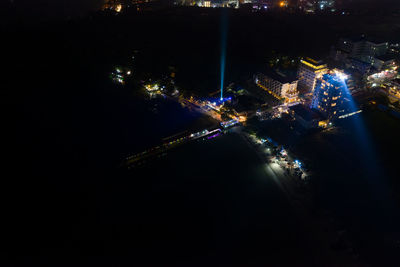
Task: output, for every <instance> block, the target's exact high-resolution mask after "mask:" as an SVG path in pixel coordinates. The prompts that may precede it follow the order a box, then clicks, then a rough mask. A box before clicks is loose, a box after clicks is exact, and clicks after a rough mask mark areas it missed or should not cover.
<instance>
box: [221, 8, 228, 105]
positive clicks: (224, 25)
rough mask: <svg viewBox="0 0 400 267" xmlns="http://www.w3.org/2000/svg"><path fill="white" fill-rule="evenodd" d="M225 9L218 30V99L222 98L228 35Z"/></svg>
mask: <svg viewBox="0 0 400 267" xmlns="http://www.w3.org/2000/svg"><path fill="white" fill-rule="evenodd" d="M226 12H227V11H226V10H225V9H223V10H222V15H221V24H220V31H221V69H220V71H221V83H220V90H221V96H220V99H221V100H223V99H224V78H225V77H224V76H225V61H226V42H227V36H228V16H227V13H226Z"/></svg>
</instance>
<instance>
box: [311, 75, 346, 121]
mask: <svg viewBox="0 0 400 267" xmlns="http://www.w3.org/2000/svg"><path fill="white" fill-rule="evenodd" d="M346 79H347V76H346V75H345V74H343V73H341V72H332V73H329V74H328V73H327V74H324V75H323V76H322V77H321V78H319V79H317V83H316V86H315V90H314V93H313V98H312V103H311V108H314V109H316V110H318V111H320V112H321V113H322V114H323V115H325V116H326V117H327V118H329V119H335V118H337V117H339V116H340V115H343V114H344V104H343V103H344V98H345V97H346V96H347V94H348V93H347V92H348V90H347V85H346V81H345V80H346Z"/></svg>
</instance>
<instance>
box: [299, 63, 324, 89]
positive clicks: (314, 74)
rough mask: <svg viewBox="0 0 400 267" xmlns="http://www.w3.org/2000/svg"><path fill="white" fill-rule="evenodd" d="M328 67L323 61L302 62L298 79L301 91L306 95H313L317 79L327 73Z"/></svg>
mask: <svg viewBox="0 0 400 267" xmlns="http://www.w3.org/2000/svg"><path fill="white" fill-rule="evenodd" d="M327 71H328V68H327V65H326V64H324V63H323V62H322V61H318V60H314V59H312V58H306V59H303V60H301V61H300V65H299V69H298V72H297V78H298V79H299V89H300V90H301V91H302V92H304V93H312V92H313V91H314V88H315V82H316V80H317V78H319V77H321V76H322V75H323V74H325V73H327Z"/></svg>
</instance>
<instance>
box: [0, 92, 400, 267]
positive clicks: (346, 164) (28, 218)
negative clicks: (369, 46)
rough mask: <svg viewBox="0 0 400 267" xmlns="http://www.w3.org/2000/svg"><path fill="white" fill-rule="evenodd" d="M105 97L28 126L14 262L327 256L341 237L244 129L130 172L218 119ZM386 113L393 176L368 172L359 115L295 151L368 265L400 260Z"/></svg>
mask: <svg viewBox="0 0 400 267" xmlns="http://www.w3.org/2000/svg"><path fill="white" fill-rule="evenodd" d="M93 102H95V103H94V104H91V105H90V108H89V107H88V102H87V101H82V102H80V101H75V103H74V105H73V106H70V105H69V104H68V103H67V104H68V105H67V104H66V105H65V106H60V105H59V104H58V103H54V102H51V103H50V104H47V105H50V108H52V110H53V111H54V112H52V113H45V112H44V111H45V110H46V109H47V108H49V107H48V106H43V107H42V108H41V109H39V108H37V109H36V110H34V112H31V113H30V114H29V115H30V116H31V117H30V118H29V120H26V121H24V123H23V124H21V126H20V128H19V129H20V131H19V134H18V135H17V136H20V137H21V138H19V142H20V143H21V144H22V145H20V146H18V147H16V148H18V149H21V150H16V149H15V147H14V152H15V153H14V154H12V155H15V158H16V159H18V161H17V162H16V164H15V165H11V166H12V168H10V170H12V171H13V173H14V176H11V177H9V178H8V179H5V180H4V181H6V184H5V185H4V187H3V188H5V189H6V192H5V193H4V194H3V195H2V196H3V197H5V202H4V203H9V204H8V205H6V206H5V209H4V217H5V218H6V228H5V229H8V231H7V233H6V234H5V236H4V238H3V242H4V243H5V244H6V248H5V249H4V250H3V251H2V254H4V258H5V259H7V262H13V263H17V264H21V263H26V264H28V265H32V263H38V264H40V265H45V264H49V265H52V266H54V265H59V264H67V265H72V264H77V263H80V264H86V265H88V264H96V265H102V264H104V265H110V264H114V265H117V266H118V264H121V265H122V264H129V265H134V264H139V263H140V264H155V263H160V264H161V263H163V264H165V263H171V264H176V263H182V264H185V265H188V264H194V263H199V264H200V265H205V264H207V265H209V264H216V263H227V264H251V263H255V264H261V265H271V264H272V265H291V266H313V265H314V266H320V265H321V264H318V263H320V262H321V261H317V260H316V258H318V257H319V254H320V253H319V252H320V251H321V250H324V249H329V246H328V248H321V249H320V248H319V247H320V244H321V243H320V242H319V241H318V237H317V236H316V234H315V233H314V230H313V229H312V227H310V226H309V222H308V219H306V218H305V217H303V216H302V214H301V212H299V211H298V210H296V209H294V208H293V207H292V206H291V205H290V202H289V201H288V199H287V196H286V195H285V193H284V192H283V191H282V190H281V187H280V186H278V184H277V183H276V181H275V180H274V179H273V177H270V176H268V175H267V173H266V172H265V169H264V168H265V166H264V165H263V163H261V162H260V161H259V159H258V158H257V156H256V154H255V152H254V150H253V149H252V148H251V147H249V146H248V144H247V143H246V142H245V141H244V140H243V139H241V137H240V136H238V135H237V134H234V133H232V134H228V135H223V136H221V137H217V138H215V139H212V140H209V141H199V142H194V143H191V144H189V145H187V146H182V147H180V148H177V149H176V150H174V151H171V152H170V153H169V154H168V155H167V157H165V158H163V159H161V160H160V161H155V162H152V163H151V164H148V165H146V166H144V167H143V168H141V169H135V170H133V171H128V170H125V169H120V168H118V160H119V159H120V158H121V157H123V156H124V155H126V154H129V153H130V152H136V151H141V150H142V149H143V148H146V147H147V146H149V145H151V144H153V143H157V142H159V141H160V139H161V138H163V137H165V136H168V135H172V134H175V133H176V132H180V131H182V130H184V129H186V128H193V129H194V128H196V127H200V128H202V127H204V126H208V125H210V123H211V124H212V123H213V122H210V121H208V120H204V119H203V117H202V116H201V115H199V114H198V113H192V112H190V111H188V110H185V109H183V108H181V107H180V106H179V104H177V103H175V102H164V101H163V100H156V101H155V102H143V101H139V100H137V99H135V98H129V97H126V96H122V97H121V96H114V97H108V98H107V99H102V98H100V99H96V101H93ZM33 103H34V102H33ZM155 104H157V106H156V107H155ZM28 108H29V106H28V107H27V110H29V111H30V110H31V109H28ZM154 108H156V109H155V111H154V110H153V109H154ZM32 110H33V109H32ZM41 111H43V112H42V113H41ZM43 114H46V116H44V115H43ZM374 114H375V113H372V114H371V115H370V117H366V119H365V121H366V127H367V129H369V131H370V140H371V142H372V145H371V149H372V151H375V153H376V158H377V159H378V161H379V163H380V164H379V165H380V169H381V170H384V172H383V173H382V175H381V176H376V175H367V174H368V171H365V170H368V168H366V167H368V165H369V164H367V165H366V164H365V163H366V162H367V161H365V160H366V159H365V158H364V157H363V151H364V150H362V149H360V145H359V143H358V142H357V135H354V134H352V133H356V131H353V130H352V128H351V125H352V124H351V123H350V125H343V127H342V128H343V129H344V130H343V131H342V132H339V133H332V134H324V135H310V136H306V137H303V138H302V139H300V140H297V141H296V142H293V143H297V145H296V146H294V147H293V150H294V151H295V152H296V153H298V156H299V158H301V159H302V158H304V159H306V160H307V161H308V162H310V163H311V164H310V168H311V169H313V170H314V171H315V173H316V175H315V177H314V178H313V181H312V183H311V187H312V188H313V190H315V191H314V192H315V201H314V204H315V206H314V209H315V210H316V213H317V214H319V213H320V211H321V210H322V211H326V210H328V211H330V212H331V213H332V214H333V215H332V216H333V217H334V218H335V221H336V222H339V225H338V228H337V229H338V230H343V229H344V230H346V231H347V232H348V233H349V234H348V235H349V237H350V238H351V240H352V242H353V244H354V247H356V248H357V249H356V252H357V253H358V254H361V255H362V258H363V261H364V262H371V263H373V265H376V266H379V264H378V263H379V262H384V263H385V266H388V265H393V264H392V263H393V262H396V261H395V260H396V256H398V255H400V254H399V253H397V251H398V247H396V246H397V244H398V243H396V242H397V241H396V240H398V233H399V225H400V224H399V223H398V222H399V217H398V214H399V213H398V212H397V211H398V209H397V207H398V206H397V204H398V200H399V198H398V192H399V191H398V189H399V183H398V181H397V180H396V179H395V178H396V177H397V176H396V174H397V168H396V167H393V166H397V165H396V164H397V158H396V157H392V156H391V154H392V152H397V148H398V146H396V145H395V142H393V140H394V139H395V138H396V134H395V133H397V132H398V126H397V125H398V124H396V123H395V122H394V121H392V120H390V119H387V118H386V117H385V116H381V115H374ZM28 133H29V134H28ZM21 151H22V152H21ZM17 154H18V155H17ZM17 156H18V157H17ZM367 159H368V160H369V159H370V158H367ZM366 173H367V174H366ZM396 201H397V202H396ZM328 244H329V242H328ZM322 262H323V261H322Z"/></svg>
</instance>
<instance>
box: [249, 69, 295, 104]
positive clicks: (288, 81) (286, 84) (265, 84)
mask: <svg viewBox="0 0 400 267" xmlns="http://www.w3.org/2000/svg"><path fill="white" fill-rule="evenodd" d="M297 82H298V80H297V79H293V78H290V77H288V76H286V75H285V74H283V73H281V72H278V71H276V72H275V71H270V72H268V73H267V74H266V75H264V74H258V75H256V77H255V83H256V84H257V85H258V86H259V87H261V88H262V89H264V90H265V91H267V92H268V93H270V94H271V95H273V96H274V97H275V98H277V99H284V100H285V102H287V103H290V102H295V101H297V97H298V91H297Z"/></svg>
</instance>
